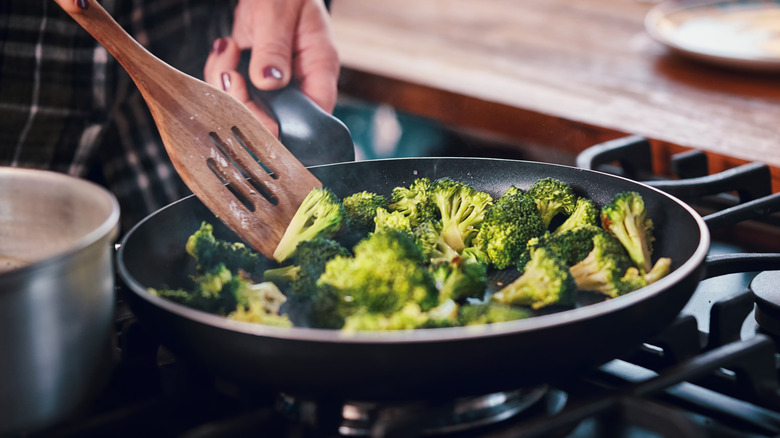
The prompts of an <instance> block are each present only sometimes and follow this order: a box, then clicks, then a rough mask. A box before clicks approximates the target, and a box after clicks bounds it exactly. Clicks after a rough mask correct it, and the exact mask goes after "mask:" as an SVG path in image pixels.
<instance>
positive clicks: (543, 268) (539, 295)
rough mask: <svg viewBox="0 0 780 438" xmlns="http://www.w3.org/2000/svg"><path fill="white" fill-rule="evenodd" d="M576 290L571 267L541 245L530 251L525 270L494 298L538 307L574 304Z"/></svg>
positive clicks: (509, 302) (502, 301)
mask: <svg viewBox="0 0 780 438" xmlns="http://www.w3.org/2000/svg"><path fill="white" fill-rule="evenodd" d="M576 292H577V289H576V285H575V283H574V278H572V275H571V274H570V273H569V267H568V266H566V264H565V263H564V262H563V261H562V260H561V259H560V258H558V256H556V255H555V253H553V252H552V251H550V250H548V249H546V248H543V247H539V248H534V249H533V250H531V251H530V258H529V260H528V263H527V264H526V265H525V270H524V271H523V274H522V275H520V276H519V277H517V279H516V280H514V281H513V282H512V283H509V284H508V285H506V286H504V287H503V288H501V289H500V290H498V291H497V292H496V293H495V294H493V295H492V296H491V299H492V300H493V301H495V302H498V303H502V304H508V305H512V306H518V305H520V306H530V307H531V308H532V309H535V310H536V309H540V308H542V307H545V306H549V305H564V306H570V305H573V304H574V303H575V300H576Z"/></svg>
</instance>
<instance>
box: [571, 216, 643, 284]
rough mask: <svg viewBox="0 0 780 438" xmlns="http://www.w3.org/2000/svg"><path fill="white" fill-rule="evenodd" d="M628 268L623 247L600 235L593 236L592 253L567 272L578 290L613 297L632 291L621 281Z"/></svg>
mask: <svg viewBox="0 0 780 438" xmlns="http://www.w3.org/2000/svg"><path fill="white" fill-rule="evenodd" d="M629 267H631V260H630V259H629V257H628V254H627V253H626V250H625V249H624V248H623V245H621V244H620V242H619V241H618V240H617V239H616V238H615V237H614V236H613V235H611V234H609V233H607V232H605V231H602V232H600V233H596V234H595V235H594V236H593V250H591V252H590V253H589V254H588V255H587V257H585V258H584V259H582V261H580V262H579V263H577V264H575V265H573V266H571V268H570V269H569V270H570V272H571V274H572V276H573V277H574V281H575V283H576V284H577V288H578V289H580V290H588V291H595V292H599V293H602V294H604V295H607V296H609V297H616V296H619V295H623V294H625V293H626V292H628V291H630V290H633V289H634V288H635V286H631V285H630V284H629V283H628V282H625V281H622V280H621V277H622V276H623V275H624V274H625V273H626V270H627V269H628V268H629ZM640 287H641V286H640Z"/></svg>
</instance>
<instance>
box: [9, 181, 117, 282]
mask: <svg viewBox="0 0 780 438" xmlns="http://www.w3.org/2000/svg"><path fill="white" fill-rule="evenodd" d="M5 177H10V178H16V179H28V180H31V179H33V178H34V179H45V180H49V181H50V183H51V184H63V185H64V184H67V185H72V186H73V187H74V189H79V190H83V191H85V192H86V197H88V198H97V199H100V200H99V202H104V203H108V204H109V205H110V210H109V213H108V215H107V216H106V217H105V218H104V219H103V220H102V221H101V222H100V224H98V225H97V226H96V227H94V228H93V229H92V230H90V231H88V232H87V233H85V234H84V235H82V236H81V237H79V238H78V239H77V240H76V242H75V243H74V244H72V245H69V246H68V247H67V248H66V249H64V250H61V251H58V252H56V253H54V254H52V255H50V256H48V257H45V258H44V259H42V260H38V261H35V262H32V263H30V264H27V265H24V266H21V267H18V268H14V269H11V270H9V271H6V272H2V273H0V281H5V280H9V281H10V280H11V279H14V278H18V277H21V276H28V275H30V273H31V272H35V271H38V270H41V269H46V268H47V267H48V266H51V265H52V264H57V263H60V262H61V261H62V260H63V259H66V258H68V257H71V256H72V255H73V254H75V253H78V252H80V251H82V250H84V249H86V248H89V247H90V246H92V245H94V244H95V243H97V242H99V241H101V240H103V239H109V241H114V240H115V239H116V238H117V237H118V235H119V217H120V209H119V201H118V200H117V199H116V196H114V194H113V193H111V192H110V191H109V190H108V189H106V188H105V187H103V186H101V185H99V184H97V183H94V182H92V181H89V180H86V179H83V178H79V177H76V176H72V175H68V174H65V173H61V172H55V171H51V170H44V169H32V168H20V167H3V166H0V181H2V180H3V179H4V178H5Z"/></svg>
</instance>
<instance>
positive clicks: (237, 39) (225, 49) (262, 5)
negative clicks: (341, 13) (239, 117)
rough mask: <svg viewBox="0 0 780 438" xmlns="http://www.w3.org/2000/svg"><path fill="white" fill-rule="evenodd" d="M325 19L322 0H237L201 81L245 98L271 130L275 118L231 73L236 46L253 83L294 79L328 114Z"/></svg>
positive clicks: (331, 67) (333, 55)
mask: <svg viewBox="0 0 780 438" xmlns="http://www.w3.org/2000/svg"><path fill="white" fill-rule="evenodd" d="M329 20H330V18H329V16H328V13H327V10H326V9H325V6H324V4H323V2H322V0H239V2H238V5H237V6H236V9H235V11H234V23H233V35H232V38H221V39H219V40H217V41H215V42H214V45H213V47H212V51H211V53H210V54H209V57H208V59H207V61H206V67H205V68H204V77H205V80H206V81H207V82H209V83H210V84H212V85H214V86H217V87H219V88H222V89H225V90H226V91H227V92H228V93H230V94H232V95H233V96H235V97H236V98H238V99H239V100H241V101H242V102H245V103H246V104H247V106H248V107H249V108H250V110H252V111H253V112H254V113H255V114H256V115H257V116H258V117H259V118H260V119H261V120H262V121H263V123H265V124H266V126H269V128H271V129H272V130H274V131H275V130H276V124H275V122H274V121H273V120H272V119H271V118H270V117H269V116H267V115H266V114H265V113H264V112H263V111H262V109H261V108H260V107H258V106H257V105H255V104H254V103H252V102H251V101H250V99H249V94H248V92H247V90H246V82H245V81H244V78H243V77H241V76H240V75H239V74H238V73H237V72H236V67H237V65H238V62H239V59H240V56H241V50H243V49H251V51H252V52H251V53H252V54H251V60H250V63H249V77H250V80H251V81H252V83H253V84H254V85H255V87H257V88H258V89H261V90H272V89H278V88H281V87H284V86H285V85H287V84H288V83H289V81H290V80H291V78H294V79H295V81H296V82H297V83H298V86H299V87H300V89H301V91H303V93H304V94H306V95H308V96H309V97H310V98H311V99H312V100H313V101H314V102H315V103H317V105H319V106H320V107H321V108H322V109H323V110H325V111H327V112H332V111H333V108H334V107H335V105H336V98H337V81H338V74H339V67H340V65H339V60H338V54H337V52H336V49H335V45H334V43H333V38H332V35H331V30H330V21H329Z"/></svg>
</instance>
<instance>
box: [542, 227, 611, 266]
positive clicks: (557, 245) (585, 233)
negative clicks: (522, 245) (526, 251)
mask: <svg viewBox="0 0 780 438" xmlns="http://www.w3.org/2000/svg"><path fill="white" fill-rule="evenodd" d="M598 233H604V230H603V229H601V227H598V226H593V225H586V226H582V227H579V228H574V229H571V230H566V231H564V232H562V233H557V234H553V233H550V232H547V233H545V234H543V235H542V236H540V237H537V238H533V239H531V240H529V241H528V247H529V248H534V247H538V246H543V247H545V248H547V249H549V250H551V251H552V252H554V253H555V254H556V255H557V256H558V257H560V259H561V260H563V262H564V263H566V265H568V266H572V265H574V264H576V263H578V262H580V261H581V260H582V259H584V258H585V257H586V256H587V255H588V254H589V253H590V252H591V250H592V249H593V236H594V235H596V234H598Z"/></svg>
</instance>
